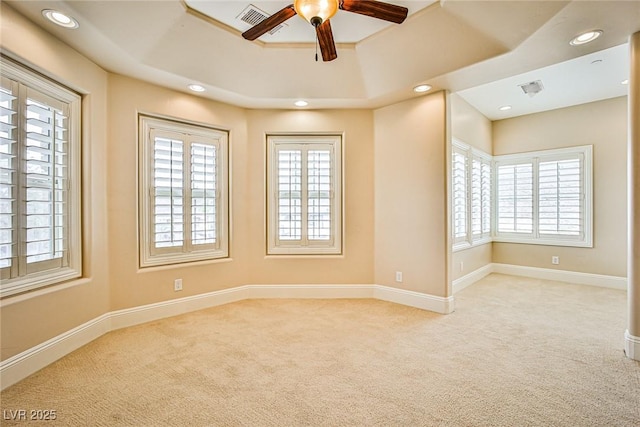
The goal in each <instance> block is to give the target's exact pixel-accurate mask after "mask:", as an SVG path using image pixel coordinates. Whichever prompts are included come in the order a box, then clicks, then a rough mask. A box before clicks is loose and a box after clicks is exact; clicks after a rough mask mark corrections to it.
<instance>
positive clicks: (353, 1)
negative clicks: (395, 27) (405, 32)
mask: <svg viewBox="0 0 640 427" xmlns="http://www.w3.org/2000/svg"><path fill="white" fill-rule="evenodd" d="M340 9H342V10H346V11H347V12H353V13H359V14H360V15H366V16H371V17H372V18H378V19H383V20H385V21H389V22H394V23H396V24H402V23H403V22H404V20H405V19H406V18H407V14H408V13H409V9H407V8H406V7H404V6H398V5H395V4H389V3H384V2H381V1H375V0H340Z"/></svg>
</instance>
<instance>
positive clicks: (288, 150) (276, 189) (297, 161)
mask: <svg viewBox="0 0 640 427" xmlns="http://www.w3.org/2000/svg"><path fill="white" fill-rule="evenodd" d="M267 145H268V159H267V162H268V165H267V175H268V176H267V194H268V195H269V197H268V201H267V205H268V213H267V215H268V227H267V240H268V249H267V251H268V254H271V255H278V254H280V255H284V254H294V255H296V254H307V255H322V254H340V253H342V199H341V197H342V196H341V194H342V191H341V188H342V163H341V158H342V153H341V137H340V136H338V135H328V136H324V135H323V136H320V135H317V136H316V135H301V136H293V135H270V136H268V138H267Z"/></svg>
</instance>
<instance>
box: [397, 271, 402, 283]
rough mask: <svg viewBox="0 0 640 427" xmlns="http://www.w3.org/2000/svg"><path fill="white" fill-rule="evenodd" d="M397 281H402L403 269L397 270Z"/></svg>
mask: <svg viewBox="0 0 640 427" xmlns="http://www.w3.org/2000/svg"><path fill="white" fill-rule="evenodd" d="M396 282H398V283H402V271H396Z"/></svg>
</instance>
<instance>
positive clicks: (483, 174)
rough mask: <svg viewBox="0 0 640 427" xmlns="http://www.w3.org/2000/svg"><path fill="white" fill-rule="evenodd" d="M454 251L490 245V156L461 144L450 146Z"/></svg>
mask: <svg viewBox="0 0 640 427" xmlns="http://www.w3.org/2000/svg"><path fill="white" fill-rule="evenodd" d="M451 160H452V172H451V176H452V183H453V190H452V206H453V208H452V211H453V242H454V246H453V249H454V250H460V249H464V248H467V247H469V246H473V245H480V244H484V243H487V242H490V241H491V197H492V196H491V195H492V191H491V172H492V163H491V156H490V155H488V154H486V153H484V152H482V151H480V150H476V149H475V148H472V147H470V146H468V145H466V144H464V143H462V142H460V141H457V140H454V141H453V144H452V158H451Z"/></svg>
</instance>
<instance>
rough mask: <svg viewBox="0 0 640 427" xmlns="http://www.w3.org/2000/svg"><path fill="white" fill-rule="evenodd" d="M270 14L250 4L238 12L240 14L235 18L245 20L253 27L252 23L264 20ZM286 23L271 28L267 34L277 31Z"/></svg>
mask: <svg viewBox="0 0 640 427" xmlns="http://www.w3.org/2000/svg"><path fill="white" fill-rule="evenodd" d="M270 16H271V15H269V14H268V13H267V12H265V11H264V10H260V9H258V8H257V7H255V6H254V5H252V4H250V5H249V6H247V7H246V8H245V9H244V10H243V11H242V12H240V14H239V15H238V16H237V19H239V20H240V21H242V22H246V23H247V24H249V26H250V27H253V26H254V25H256V24H259V23H260V22H262V21H264V20H265V19H267V18H268V17H270ZM286 25H287V24H284V23H282V24H280V25H278V26H277V27H275V28H274V29H273V30H271V31H269V34H275V33H277V32H278V31H280V30H281V29H282V28H284V27H285V26H286Z"/></svg>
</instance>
